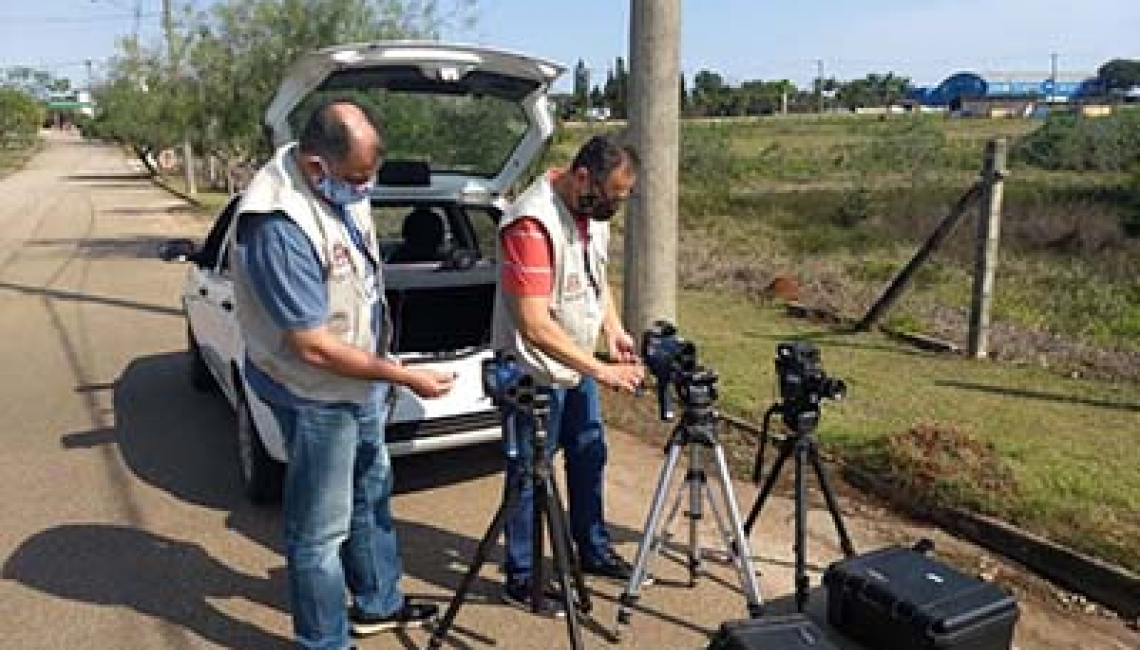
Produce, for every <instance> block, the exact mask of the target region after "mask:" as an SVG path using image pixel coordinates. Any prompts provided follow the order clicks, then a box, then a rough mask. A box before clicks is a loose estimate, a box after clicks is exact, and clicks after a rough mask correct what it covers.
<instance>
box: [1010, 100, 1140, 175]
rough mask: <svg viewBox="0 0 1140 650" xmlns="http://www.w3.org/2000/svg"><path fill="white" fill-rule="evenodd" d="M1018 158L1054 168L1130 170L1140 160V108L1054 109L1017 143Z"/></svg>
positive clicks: (1038, 165) (1015, 153) (1046, 167)
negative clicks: (1104, 112)
mask: <svg viewBox="0 0 1140 650" xmlns="http://www.w3.org/2000/svg"><path fill="white" fill-rule="evenodd" d="M1013 153H1014V159H1015V160H1019V161H1022V162H1026V163H1028V164H1030V165H1034V166H1037V167H1041V168H1043V169H1051V170H1069V171H1104V172H1122V171H1127V170H1128V169H1130V168H1131V167H1132V166H1133V165H1135V164H1136V163H1137V161H1140V111H1133V110H1119V111H1116V112H1115V113H1113V114H1112V115H1111V116H1108V117H1098V118H1086V117H1082V116H1080V115H1076V114H1072V113H1054V114H1053V115H1051V116H1050V117H1049V120H1048V121H1047V122H1046V123H1045V126H1043V127H1042V128H1040V129H1038V130H1037V131H1034V132H1033V133H1031V134H1030V135H1028V136H1026V137H1025V138H1023V139H1022V140H1021V141H1020V142H1019V143H1018V144H1017V146H1015V147H1014V151H1013Z"/></svg>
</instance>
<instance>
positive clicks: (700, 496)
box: [614, 370, 763, 638]
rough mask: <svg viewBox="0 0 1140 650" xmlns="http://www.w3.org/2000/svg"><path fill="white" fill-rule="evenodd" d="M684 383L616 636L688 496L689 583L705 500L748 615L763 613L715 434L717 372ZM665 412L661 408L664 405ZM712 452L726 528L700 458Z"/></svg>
mask: <svg viewBox="0 0 1140 650" xmlns="http://www.w3.org/2000/svg"><path fill="white" fill-rule="evenodd" d="M685 381H686V382H688V385H686V386H679V387H678V388H679V391H678V392H679V393H680V394H681V397H682V400H683V402H684V411H683V414H682V416H681V419H680V421H679V422H678V423H677V426H676V427H675V428H674V429H673V433H672V435H671V436H670V438H669V442H668V444H667V445H666V447H665V449H666V452H667V458H666V460H665V466H664V467H663V468H662V470H661V477H660V479H659V480H658V483H657V490H656V491H655V492H654V494H653V502H652V505H651V506H650V508H649V514H648V516H647V517H646V520H645V530H644V531H642V537H641V544H640V545H639V546H638V548H637V559H636V560H635V561H634V564H633V573H632V575H631V576H630V578H629V583H628V584H627V585H626V588H625V591H624V592H622V594H621V596H620V597H619V599H618V612H617V626H616V627H615V628H614V636H615V637H616V638H620V637H621V632H622V627H623V626H625V625H628V624H629V620H630V610H631V609H632V608H633V606H634V605H636V604H637V601H638V599H639V598H640V594H641V587H642V586H643V585H644V584H645V579H646V577H647V576H648V575H649V568H648V564H649V560H650V558H651V557H652V556H653V555H655V554H656V553H657V552H658V551H659V550H660V548H661V545H662V543H663V542H664V541H665V539H666V537H667V536H668V531H669V528H670V525H671V524H672V522H673V518H674V517H675V516H676V515H677V512H678V510H679V509H680V506H681V503H682V501H683V500H685V498H686V497H688V504H689V510H688V512H687V513H686V516H687V517H688V518H689V546H688V558H687V559H688V568H689V585H690V586H693V585H695V584H696V581H697V576H698V575H699V574H700V572H701V548H700V543H699V537H698V533H697V527H698V524H699V523H700V520H701V519H702V518H703V511H702V504H703V503H704V501H705V500H707V501H708V504H709V507H710V509H711V510H712V513H713V515H714V519H715V520H716V524H717V528H718V529H719V531H720V534H721V537H722V538H723V541H724V543H725V549H726V552H727V554H728V555H729V556H730V557H731V558H732V560H733V562H734V564H735V565H736V569H737V573H738V574H739V577H740V584H741V587H742V589H743V591H744V596H745V598H746V599H747V602H748V614H749V616H750V617H753V618H756V617H759V616H760V615H761V613H762V611H761V610H762V608H763V606H762V604H761V601H760V587H759V584H758V583H757V581H756V572H755V570H754V569H753V566H752V554H751V551H750V550H749V545H748V536H747V534H746V533H745V532H744V529H743V528H742V527H741V525H740V511H739V509H738V508H737V506H736V496H735V495H734V493H733V491H732V483H731V482H730V478H729V473H728V464H727V462H726V461H725V457H724V450H723V448H722V447H721V443H720V439H719V437H718V436H717V433H716V427H717V418H716V411H715V410H714V409H713V407H712V402H713V400H715V397H716V391H715V388H714V384H715V382H716V375H715V374H713V373H712V372H711V371H703V370H702V371H698V372H696V373H694V374H692V375H691V376H689V377H686V379H685ZM663 411H664V409H663ZM686 449H687V450H688V451H689V469H688V471H687V472H686V473H685V480H684V482H682V483H681V487H680V489H679V490H678V492H677V499H676V501H675V502H674V504H673V507H672V510H671V511H670V513H669V516H668V517H666V519H665V524H664V526H660V524H661V515H662V509H663V507H664V505H665V498H666V495H667V492H668V490H669V485H670V483H671V481H672V478H673V473H674V471H675V470H676V468H677V463H678V461H679V460H680V456H681V451H682V450H686ZM708 450H711V451H712V455H713V460H714V463H715V464H714V469H715V470H716V474H717V479H718V482H719V483H720V487H721V497H722V498H723V501H724V508H725V511H726V515H727V517H728V526H726V525H725V521H724V518H723V517H722V516H721V513H720V511H719V510H717V506H716V501H715V500H713V497H712V490H711V489H710V488H709V485H708V477H707V475H706V474H705V470H704V466H703V462H702V458H703V453H704V452H705V451H708Z"/></svg>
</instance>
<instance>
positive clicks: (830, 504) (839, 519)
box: [808, 442, 855, 557]
mask: <svg viewBox="0 0 1140 650" xmlns="http://www.w3.org/2000/svg"><path fill="white" fill-rule="evenodd" d="M808 454H809V455H808V458H810V459H811V465H812V468H814V469H815V477H816V478H817V479H818V480H819V487H820V489H822V490H823V498H824V500H826V501H827V511H828V512H829V513H831V522H832V523H833V524H835V532H836V533H837V534H838V535H839V545H840V547H841V548H842V549H843V554H844V555H846V556H847V557H851V556H852V555H855V547H854V546H852V545H851V538H850V537H848V535H847V527H846V526H844V525H843V516H842V515H841V514H840V510H839V503H838V501H836V499H835V493H834V492H832V491H831V485H830V484H829V483H828V481H827V474H826V473H824V471H823V462H822V461H821V460H820V458H819V450H818V449H817V448H816V446H815V443H814V442H813V443H812V445H811V448H810V450H809V452H808Z"/></svg>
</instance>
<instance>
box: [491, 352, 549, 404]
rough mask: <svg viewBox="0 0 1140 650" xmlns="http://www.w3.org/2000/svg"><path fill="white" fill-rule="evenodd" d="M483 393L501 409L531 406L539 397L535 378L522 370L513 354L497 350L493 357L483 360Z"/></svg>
mask: <svg viewBox="0 0 1140 650" xmlns="http://www.w3.org/2000/svg"><path fill="white" fill-rule="evenodd" d="M483 392H484V393H485V394H486V395H487V397H490V398H491V402H492V403H493V404H494V405H495V406H498V407H499V408H503V407H510V406H513V407H516V408H525V407H528V406H531V405H532V404H534V402H535V396H536V395H537V391H536V388H535V385H534V377H532V376H531V375H530V374H528V373H527V372H526V371H524V370H523V369H522V366H520V365H519V363H518V360H517V359H515V356H514V355H513V354H511V353H509V352H505V351H503V350H495V354H494V356H493V357H491V358H490V359H484V360H483Z"/></svg>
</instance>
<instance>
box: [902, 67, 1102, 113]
mask: <svg viewBox="0 0 1140 650" xmlns="http://www.w3.org/2000/svg"><path fill="white" fill-rule="evenodd" d="M1104 92H1105V89H1104V86H1103V84H1102V83H1101V82H1100V81H1099V80H1098V79H1097V77H1096V75H1091V74H1090V75H1085V74H1064V75H1060V74H1058V75H1052V74H1050V73H1044V74H1033V73H1021V74H1018V73H985V74H978V73H976V72H958V73H955V74H953V75H950V76H949V77H947V78H946V79H945V80H944V81H943V82H942V83H940V84H938V85H937V86H933V87H930V86H927V87H916V88H912V89H911V90H910V92H909V93H908V94H907V99H909V100H911V101H913V102H916V103H918V104H921V105H923V106H940V107H946V108H948V109H950V110H957V109H958V108H960V107H961V105H962V102H963V101H966V100H986V99H989V100H1003V99H1037V100H1041V101H1047V102H1073V101H1079V100H1082V99H1086V98H1091V97H1099V96H1102V95H1104Z"/></svg>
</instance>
